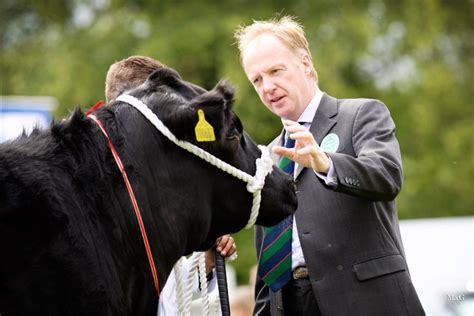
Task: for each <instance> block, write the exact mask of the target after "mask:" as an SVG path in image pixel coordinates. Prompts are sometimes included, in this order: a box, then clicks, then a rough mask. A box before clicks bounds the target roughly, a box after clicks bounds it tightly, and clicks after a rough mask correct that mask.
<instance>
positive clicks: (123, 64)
mask: <svg viewBox="0 0 474 316" xmlns="http://www.w3.org/2000/svg"><path fill="white" fill-rule="evenodd" d="M163 67H165V65H163V64H162V63H160V62H159V61H157V60H155V59H153V58H150V57H147V56H138V55H136V56H130V57H128V58H126V59H122V60H120V61H117V62H115V63H114V64H112V65H111V66H110V68H109V70H108V71H107V77H106V79H105V99H106V102H107V103H109V102H112V101H113V100H115V99H116V98H117V97H118V96H119V95H121V94H122V93H123V92H125V91H126V90H127V89H131V88H135V87H137V86H139V85H140V84H142V83H143V82H145V80H146V79H147V78H148V76H149V75H150V74H151V73H153V72H154V71H155V70H157V69H160V68H163Z"/></svg>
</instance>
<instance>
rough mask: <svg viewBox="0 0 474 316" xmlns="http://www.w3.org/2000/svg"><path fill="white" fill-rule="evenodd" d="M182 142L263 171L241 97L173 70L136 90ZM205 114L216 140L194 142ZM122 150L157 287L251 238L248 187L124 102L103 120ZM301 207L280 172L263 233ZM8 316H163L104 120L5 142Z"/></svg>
mask: <svg viewBox="0 0 474 316" xmlns="http://www.w3.org/2000/svg"><path fill="white" fill-rule="evenodd" d="M129 93H130V94H131V95H133V96H135V97H136V98H138V99H140V100H142V101H143V102H144V103H145V104H147V105H148V106H149V107H150V108H151V109H152V111H153V112H154V113H156V114H157V115H158V117H159V118H160V119H161V120H162V121H163V122H164V124H165V125H167V126H168V127H169V128H170V130H171V131H172V132H173V133H174V134H175V135H176V136H177V138H179V139H183V140H187V141H189V142H192V143H195V144H197V145H198V146H200V147H202V148H204V149H205V150H207V151H209V152H210V153H212V154H214V155H216V156H218V157H220V158H222V159H223V160H225V161H227V162H228V163H230V164H231V165H233V166H235V167H237V168H239V169H241V170H243V171H245V172H247V173H249V174H254V173H255V159H256V158H258V157H259V156H260V150H259V149H258V148H257V146H256V145H255V143H254V142H253V141H252V140H251V138H250V137H249V136H248V135H247V134H245V133H244V132H243V129H242V125H241V122H240V121H239V119H238V117H237V116H236V115H235V114H234V113H233V112H232V110H231V103H232V98H233V89H232V88H231V87H230V86H229V85H228V84H227V83H225V82H221V83H219V84H218V85H217V86H216V87H215V88H214V89H213V90H211V91H205V90H203V89H202V88H200V87H197V86H195V85H193V84H190V83H188V82H185V81H183V80H181V78H180V77H179V75H178V74H177V73H176V72H175V71H173V70H171V69H162V70H158V71H156V72H155V73H153V74H152V75H151V76H150V77H149V78H148V80H147V81H146V82H145V83H144V84H142V85H141V86H139V87H138V88H136V89H134V90H132V91H129ZM197 109H203V110H204V112H205V114H206V119H207V121H208V122H210V123H211V124H212V125H213V127H214V130H215V133H216V138H217V139H216V141H215V142H211V143H197V142H196V140H195V136H194V126H195V125H196V122H197V118H198V116H197V114H196V111H197ZM94 114H95V115H96V117H97V118H98V119H99V120H100V121H102V122H103V124H104V126H105V128H106V130H107V132H108V134H109V135H110V137H111V139H112V142H113V143H114V144H115V146H116V148H117V150H118V152H119V154H120V156H121V158H122V161H123V163H124V165H125V169H126V171H127V173H128V177H129V179H130V181H131V184H132V186H133V188H134V190H135V194H136V197H137V200H138V204H139V205H140V208H141V211H142V217H143V220H144V223H145V227H146V229H147V234H148V238H149V240H150V245H151V248H152V252H153V256H154V259H155V263H156V265H157V271H158V278H159V282H160V287H163V285H164V284H165V281H166V279H167V277H168V275H169V273H170V271H171V269H172V267H173V265H174V263H175V262H176V261H177V259H178V258H179V257H181V256H183V255H185V254H189V253H191V252H192V251H195V250H205V249H207V248H209V247H210V246H211V245H212V244H213V242H214V240H215V239H216V238H217V237H218V236H220V235H222V234H224V233H233V232H237V231H238V230H240V229H242V228H243V227H244V226H245V224H246V223H247V220H248V218H249V214H250V209H251V203H252V194H250V193H249V192H247V190H246V183H245V182H242V181H241V180H238V179H237V178H234V177H232V176H230V175H228V174H227V173H224V172H222V171H220V170H218V169H217V168H216V167H214V166H212V165H210V164H208V163H207V162H205V161H203V160H201V159H200V158H198V157H196V156H194V155H193V154H190V153H188V152H186V151H184V150H183V149H181V148H179V147H177V146H176V145H175V144H173V143H171V142H170V141H169V140H168V139H166V138H165V137H164V136H163V135H162V134H161V133H160V132H159V131H157V130H156V129H155V127H154V126H152V124H151V123H150V122H149V121H147V120H146V119H145V118H144V117H143V116H142V114H141V113H139V112H138V111H137V110H136V109H135V108H133V107H131V106H130V105H129V104H127V103H123V102H119V101H116V102H113V103H112V104H110V105H109V106H107V107H102V108H100V109H99V110H97V111H96V112H94ZM295 208H296V197H295V193H294V188H293V185H292V181H291V180H290V179H289V178H288V177H287V176H286V175H285V174H283V172H281V171H280V170H278V169H276V168H274V170H273V172H272V173H271V174H270V175H269V176H268V177H267V179H266V184H265V187H264V189H263V191H262V203H261V209H260V215H259V217H258V219H257V223H258V224H261V225H274V224H275V223H276V222H277V221H279V220H281V219H282V218H284V217H285V216H287V215H289V214H291V213H292V212H293V211H294V209H295ZM0 252H1V259H0V314H1V315H2V316H9V315H24V314H29V315H33V314H34V315H72V314H74V315H76V314H77V315H154V314H156V308H157V294H156V291H155V288H154V283H153V279H152V276H151V273H150V269H149V264H148V260H147V257H146V253H145V249H144V246H143V241H142V237H141V234H140V230H139V227H138V224H137V220H136V218H135V215H134V212H133V209H132V205H131V201H130V198H129V194H128V193H127V190H126V187H125V185H124V182H123V179H122V176H121V173H120V172H119V170H118V168H117V166H116V164H115V162H114V159H113V157H112V155H111V153H110V150H109V148H108V147H107V143H106V139H105V137H104V135H103V134H102V133H101V131H100V130H99V128H98V126H97V125H96V123H95V122H93V121H92V120H91V119H90V118H88V117H86V116H85V115H84V114H83V113H82V112H81V111H80V110H79V109H76V110H75V111H74V113H73V114H72V115H71V116H70V117H68V118H67V119H65V120H63V121H61V122H57V123H54V124H52V126H51V128H49V129H46V130H34V131H33V132H32V133H31V134H30V135H29V136H26V135H23V136H21V137H19V138H18V139H16V140H14V141H10V142H6V143H3V144H0Z"/></svg>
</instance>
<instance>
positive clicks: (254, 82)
mask: <svg viewBox="0 0 474 316" xmlns="http://www.w3.org/2000/svg"><path fill="white" fill-rule="evenodd" d="M259 81H260V78H255V79H253V81H252V83H253V84H257V83H258V82H259Z"/></svg>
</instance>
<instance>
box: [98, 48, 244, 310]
mask: <svg viewBox="0 0 474 316" xmlns="http://www.w3.org/2000/svg"><path fill="white" fill-rule="evenodd" d="M162 67H165V66H164V65H163V64H162V63H160V62H159V61H157V60H155V59H153V58H151V57H147V56H140V55H135V56H130V57H128V58H126V59H123V60H120V61H118V62H115V63H114V64H112V65H111V66H110V67H109V70H108V71H107V75H106V81H105V98H106V104H109V103H111V102H113V101H114V100H115V99H116V98H117V97H118V96H120V95H121V94H122V93H124V92H125V91H127V90H129V89H132V88H135V87H137V86H139V85H140V84H142V83H143V82H145V80H146V79H147V78H148V76H150V75H151V74H152V73H153V72H154V71H155V70H158V69H160V68H162ZM192 86H193V87H194V89H196V90H197V91H202V92H204V91H205V90H204V89H202V88H200V87H198V86H195V85H192ZM215 248H216V249H217V251H218V252H219V253H220V254H221V255H222V256H223V257H224V258H230V257H232V256H234V257H235V255H236V251H237V247H236V245H235V242H234V238H233V237H232V236H230V235H224V236H221V237H219V238H218V239H217V241H216V246H215ZM205 258H206V260H205V262H206V273H207V275H208V281H209V282H210V286H209V288H208V290H209V291H210V292H211V291H214V290H216V286H215V284H216V280H215V279H216V278H215V276H216V274H215V273H214V272H213V268H214V247H213V248H211V249H209V250H207V251H206V252H205ZM175 275H176V274H175V271H174V269H173V270H172V271H171V273H170V275H169V277H168V280H167V282H166V284H165V286H164V287H163V290H162V291H161V295H160V301H159V305H158V314H160V315H178V309H177V302H176V280H175V279H174V278H175ZM195 290H197V288H195Z"/></svg>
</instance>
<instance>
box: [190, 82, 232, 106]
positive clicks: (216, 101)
mask: <svg viewBox="0 0 474 316" xmlns="http://www.w3.org/2000/svg"><path fill="white" fill-rule="evenodd" d="M233 100H234V88H233V87H232V86H231V85H230V84H229V83H228V82H227V81H226V80H221V81H219V83H218V84H217V85H216V86H215V87H214V88H213V89H212V90H210V91H208V92H205V93H203V94H201V95H199V96H197V97H196V98H194V99H193V100H192V102H191V106H192V107H194V108H205V109H207V110H210V111H212V112H217V111H224V110H227V109H230V108H231V107H232V103H233Z"/></svg>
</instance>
